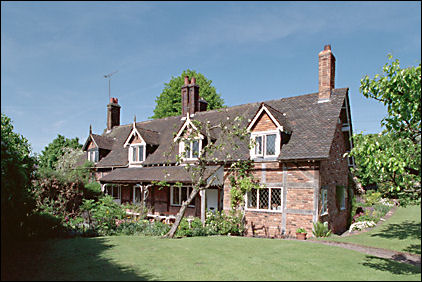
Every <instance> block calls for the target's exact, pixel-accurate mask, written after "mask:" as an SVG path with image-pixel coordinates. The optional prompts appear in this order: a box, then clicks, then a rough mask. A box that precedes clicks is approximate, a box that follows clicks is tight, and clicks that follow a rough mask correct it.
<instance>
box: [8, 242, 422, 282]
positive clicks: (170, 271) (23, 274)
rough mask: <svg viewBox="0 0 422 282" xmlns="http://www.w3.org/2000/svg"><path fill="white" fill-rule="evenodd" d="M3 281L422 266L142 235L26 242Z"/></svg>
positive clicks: (318, 274) (382, 274)
mask: <svg viewBox="0 0 422 282" xmlns="http://www.w3.org/2000/svg"><path fill="white" fill-rule="evenodd" d="M13 250H14V253H13V254H8V255H7V256H3V254H2V280H3V279H16V280H397V281H398V280H419V281H420V279H421V271H420V268H417V267H414V266H411V265H407V264H403V263H398V262H394V261H390V260H387V259H380V258H376V257H372V256H368V255H365V254H362V253H358V252H355V251H352V250H347V249H342V248H338V247H333V246H326V245H321V244H313V243H309V242H300V241H290V240H271V239H257V238H243V237H217V236H216V237H193V238H183V239H174V240H170V239H160V238H156V237H142V236H115V237H98V238H73V239H54V240H48V241H44V242H25V243H23V244H20V245H18V246H17V247H16V248H13Z"/></svg>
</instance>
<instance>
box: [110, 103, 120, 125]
mask: <svg viewBox="0 0 422 282" xmlns="http://www.w3.org/2000/svg"><path fill="white" fill-rule="evenodd" d="M118 102H119V101H118V99H117V98H110V104H108V105H107V130H111V129H112V128H113V127H114V126H119V125H120V105H119V104H118Z"/></svg>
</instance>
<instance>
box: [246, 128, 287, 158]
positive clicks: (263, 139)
mask: <svg viewBox="0 0 422 282" xmlns="http://www.w3.org/2000/svg"><path fill="white" fill-rule="evenodd" d="M279 136H280V135H279V134H278V133H277V132H270V133H252V136H251V139H252V140H253V141H254V143H255V145H254V148H253V149H252V151H251V155H252V157H271V156H276V155H277V154H278V153H279V150H280V149H279V147H280V146H279V144H280V137H279ZM277 144H278V146H277Z"/></svg>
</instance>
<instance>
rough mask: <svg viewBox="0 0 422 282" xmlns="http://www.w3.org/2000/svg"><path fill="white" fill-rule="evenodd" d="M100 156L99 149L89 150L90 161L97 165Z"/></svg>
mask: <svg viewBox="0 0 422 282" xmlns="http://www.w3.org/2000/svg"><path fill="white" fill-rule="evenodd" d="M99 157H100V154H99V152H98V149H97V148H94V149H89V150H88V160H89V161H91V162H93V163H97V162H98V160H99Z"/></svg>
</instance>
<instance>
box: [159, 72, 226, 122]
mask: <svg viewBox="0 0 422 282" xmlns="http://www.w3.org/2000/svg"><path fill="white" fill-rule="evenodd" d="M185 76H188V77H189V78H192V77H195V78H196V84H198V85H199V96H200V97H201V98H202V99H204V100H205V101H207V102H208V107H207V109H208V110H214V109H219V108H222V107H223V104H224V100H223V99H222V98H221V97H220V94H217V91H216V89H215V87H214V86H212V85H211V83H212V81H211V80H209V79H207V78H206V77H205V76H204V75H203V74H201V73H199V72H196V71H194V70H190V69H187V70H185V71H183V73H182V74H181V75H180V76H178V77H172V78H171V80H170V82H169V83H164V86H165V87H164V89H163V91H162V92H161V94H160V95H159V96H157V98H156V99H155V102H156V106H155V109H154V115H153V116H152V117H151V118H153V119H158V118H164V117H169V116H177V115H180V114H181V108H182V96H181V92H180V89H181V87H182V86H183V85H184V77H185Z"/></svg>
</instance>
